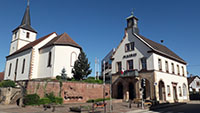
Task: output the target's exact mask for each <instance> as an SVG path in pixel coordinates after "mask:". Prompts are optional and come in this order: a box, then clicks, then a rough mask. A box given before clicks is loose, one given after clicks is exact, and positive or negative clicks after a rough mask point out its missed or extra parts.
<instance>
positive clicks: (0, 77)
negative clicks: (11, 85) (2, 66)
mask: <svg viewBox="0 0 200 113" xmlns="http://www.w3.org/2000/svg"><path fill="white" fill-rule="evenodd" d="M3 79H4V72H0V81H2V80H3Z"/></svg>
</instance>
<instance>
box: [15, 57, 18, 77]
mask: <svg viewBox="0 0 200 113" xmlns="http://www.w3.org/2000/svg"><path fill="white" fill-rule="evenodd" d="M17 67H18V59H17V60H16V65H15V74H17Z"/></svg>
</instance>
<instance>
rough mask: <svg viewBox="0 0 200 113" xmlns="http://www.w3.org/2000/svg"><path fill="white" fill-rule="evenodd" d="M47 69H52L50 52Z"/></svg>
mask: <svg viewBox="0 0 200 113" xmlns="http://www.w3.org/2000/svg"><path fill="white" fill-rule="evenodd" d="M47 67H51V52H49V57H48V64H47Z"/></svg>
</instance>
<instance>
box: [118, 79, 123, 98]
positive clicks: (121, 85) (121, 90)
mask: <svg viewBox="0 0 200 113" xmlns="http://www.w3.org/2000/svg"><path fill="white" fill-rule="evenodd" d="M123 94H124V93H123V84H122V83H121V82H119V83H118V85H117V99H123Z"/></svg>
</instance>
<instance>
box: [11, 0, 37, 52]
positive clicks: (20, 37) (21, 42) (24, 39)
mask: <svg viewBox="0 0 200 113" xmlns="http://www.w3.org/2000/svg"><path fill="white" fill-rule="evenodd" d="M12 33H13V35H12V41H11V45H10V53H9V55H11V54H12V53H14V52H15V51H17V50H19V49H20V48H22V47H23V46H25V45H27V44H28V43H30V42H33V41H35V40H36V35H37V32H36V31H35V30H34V29H33V28H32V27H31V18H30V8H29V1H28V5H27V7H26V10H25V13H24V16H23V18H22V22H21V24H20V25H19V26H18V27H17V28H16V29H14V30H13V31H12Z"/></svg>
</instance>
